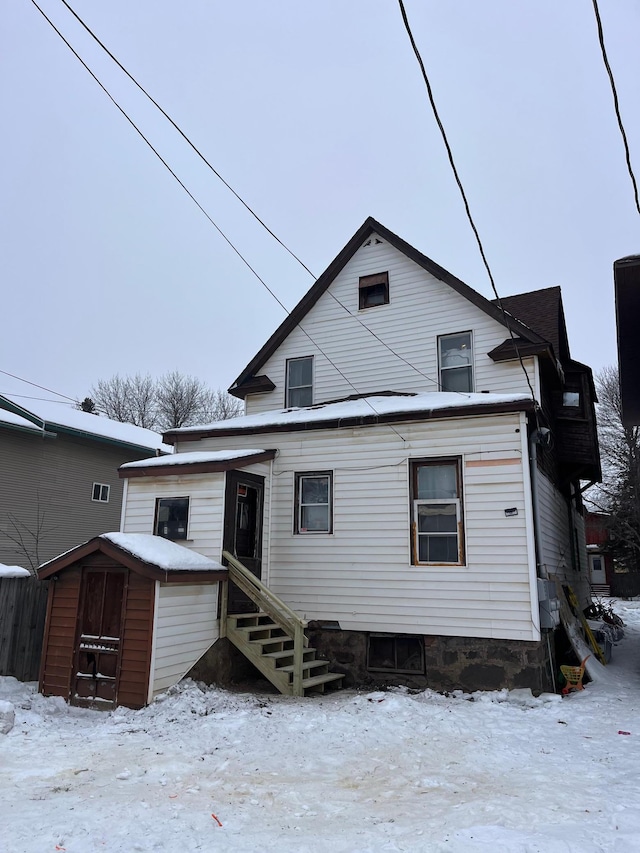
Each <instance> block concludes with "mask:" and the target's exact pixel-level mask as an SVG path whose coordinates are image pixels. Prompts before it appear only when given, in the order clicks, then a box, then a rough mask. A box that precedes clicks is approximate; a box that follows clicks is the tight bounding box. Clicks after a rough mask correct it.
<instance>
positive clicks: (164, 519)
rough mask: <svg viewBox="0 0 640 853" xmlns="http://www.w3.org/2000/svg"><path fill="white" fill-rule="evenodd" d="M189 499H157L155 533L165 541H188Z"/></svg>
mask: <svg viewBox="0 0 640 853" xmlns="http://www.w3.org/2000/svg"><path fill="white" fill-rule="evenodd" d="M188 522H189V498H157V500H156V522H155V525H154V531H153V532H154V533H155V535H156V536H162V537H163V539H174V540H175V539H186V538H187V525H188Z"/></svg>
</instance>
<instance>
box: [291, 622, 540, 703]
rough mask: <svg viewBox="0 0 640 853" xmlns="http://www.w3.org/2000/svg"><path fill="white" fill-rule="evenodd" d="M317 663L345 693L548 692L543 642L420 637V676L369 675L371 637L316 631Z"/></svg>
mask: <svg viewBox="0 0 640 853" xmlns="http://www.w3.org/2000/svg"><path fill="white" fill-rule="evenodd" d="M307 635H308V637H309V644H310V645H311V646H314V647H315V648H316V649H317V650H318V657H323V658H326V659H328V660H329V661H331V670H332V671H334V672H343V673H344V674H345V679H344V686H345V687H387V686H392V685H405V686H407V687H411V688H416V689H425V688H427V687H429V688H431V689H432V690H438V691H441V692H448V691H451V690H464V691H465V692H473V691H474V690H498V689H500V688H503V687H507V688H509V689H514V688H518V687H529V688H530V689H531V691H532V692H533V693H535V694H539V693H542V692H545V691H552V690H553V685H552V683H551V674H550V667H549V661H548V655H547V644H546V639H544V638H543V640H542V641H540V642H526V641H523V640H488V639H480V638H475V637H441V636H424V637H422V640H423V642H424V671H423V672H415V673H396V672H380V671H378V672H373V671H371V670H369V669H368V668H367V650H368V639H369V635H368V634H367V633H365V632H359V631H340V630H333V629H327V628H320V627H315V626H314V625H313V623H312V624H311V625H310V626H309V628H308V630H307Z"/></svg>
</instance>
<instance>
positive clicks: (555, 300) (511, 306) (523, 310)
mask: <svg viewBox="0 0 640 853" xmlns="http://www.w3.org/2000/svg"><path fill="white" fill-rule="evenodd" d="M493 302H494V304H497V300H495V299H494V300H493ZM500 302H501V303H502V307H503V308H504V310H505V311H508V312H509V314H512V315H513V316H514V317H517V318H518V320H520V321H521V322H522V323H524V324H525V325H526V326H528V327H529V328H530V329H532V330H533V331H534V332H536V333H537V334H538V335H540V337H541V338H543V339H544V340H545V341H548V343H550V344H551V346H552V347H553V352H554V354H555V357H556V358H557V359H558V360H559V361H560V362H561V363H564V362H565V361H566V360H567V359H568V358H569V357H570V356H569V342H568V339H567V328H566V325H565V321H564V311H563V308H562V294H561V291H560V288H559V287H545V288H543V289H542V290H532V291H530V292H529V293H516V294H514V295H513V296H503V297H502V298H501V300H500ZM524 354H525V353H522V355H524Z"/></svg>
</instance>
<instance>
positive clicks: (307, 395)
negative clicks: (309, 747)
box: [285, 355, 313, 409]
mask: <svg viewBox="0 0 640 853" xmlns="http://www.w3.org/2000/svg"><path fill="white" fill-rule="evenodd" d="M312 405H313V356H312V355H309V356H305V357H304V358H290V359H287V377H286V394H285V406H286V408H287V409H292V408H302V407H303V406H312Z"/></svg>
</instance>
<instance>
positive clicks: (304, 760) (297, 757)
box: [0, 602, 640, 853]
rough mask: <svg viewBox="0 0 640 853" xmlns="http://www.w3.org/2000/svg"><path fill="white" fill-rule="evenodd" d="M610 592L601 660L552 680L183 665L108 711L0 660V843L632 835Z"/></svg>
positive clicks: (636, 703) (637, 839)
mask: <svg viewBox="0 0 640 853" xmlns="http://www.w3.org/2000/svg"><path fill="white" fill-rule="evenodd" d="M617 609H618V611H619V612H620V614H621V615H622V617H623V619H624V620H625V622H626V637H625V639H624V640H622V642H621V643H620V644H619V645H618V646H617V647H616V648H615V649H614V659H613V662H612V664H611V666H610V667H608V669H607V671H606V677H605V678H604V679H602V680H600V681H598V682H596V683H593V684H591V685H589V686H588V687H587V689H586V690H585V691H584V692H583V693H581V694H573V695H572V696H570V697H568V698H567V699H562V698H560V697H559V696H544V697H541V698H540V699H533V698H532V697H531V695H530V694H529V695H527V694H526V693H524V692H522V691H515V692H512V693H511V694H509V693H508V692H507V691H502V692H497V693H482V694H475V695H474V696H473V697H469V696H462V695H459V696H454V697H450V698H446V697H444V696H440V695H438V694H435V693H431V692H429V691H427V692H425V693H419V694H409V693H407V692H404V691H401V690H399V691H393V692H388V693H353V692H344V693H338V694H334V695H332V696H329V697H326V698H317V699H302V700H300V699H292V698H289V697H280V696H273V695H268V696H267V695H255V694H246V693H245V694H242V693H239V694H234V693H229V692H227V691H223V690H218V689H210V690H207V691H206V692H203V691H202V690H200V689H199V688H198V687H197V686H196V685H194V684H192V683H190V684H185V685H182V686H181V688H180V689H179V690H176V691H174V692H172V694H171V695H168V696H165V697H163V700H162V701H156V702H155V703H154V704H153V705H152V706H151V707H149V708H146V709H144V710H142V711H129V710H126V709H119V710H117V711H115V712H113V713H108V714H106V713H99V712H95V711H88V710H82V709H75V708H70V707H68V706H66V705H65V704H64V702H62V701H61V700H59V699H44V698H43V697H41V696H39V695H38V694H36V693H35V692H34V685H23V684H20V683H19V682H17V681H15V680H14V679H12V678H4V679H0V700H9V701H10V702H11V703H13V704H14V706H15V711H16V723H15V727H14V728H13V729H12V730H11V731H10V732H9V733H8V734H6V735H3V736H0V780H1V784H2V797H1V798H0V825H1V826H2V833H1V834H0V850H1V851H2V853H49V851H51V853H55V852H56V851H58V853H59V851H61V850H64V851H66V853H93V851H102V850H104V851H108V853H117V851H171V853H173V851H175V852H176V853H181V852H182V851H195V850H203V851H215V853H223V852H224V851H233V853H244V851H246V853H262V851H296V852H297V853H303V851H313V853H321V851H331V853H342V852H343V851H344V853H347V851H349V853H355V851H357V853H365V851H372V853H373V851H375V853H378V851H434V853H435V851H437V853H440V851H442V853H444V851H447V853H469V851H471V853H473V851H485V853H496V851H510V852H511V851H513V853H538V851H539V853H592V851H593V853H596V851H598V853H602V851H616V853H633V851H640V716H639V710H640V602H620V603H619V604H618V605H617ZM627 732H628V733H630V734H625V733H627ZM213 815H215V817H213ZM219 824H221V826H220V825H219Z"/></svg>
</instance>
